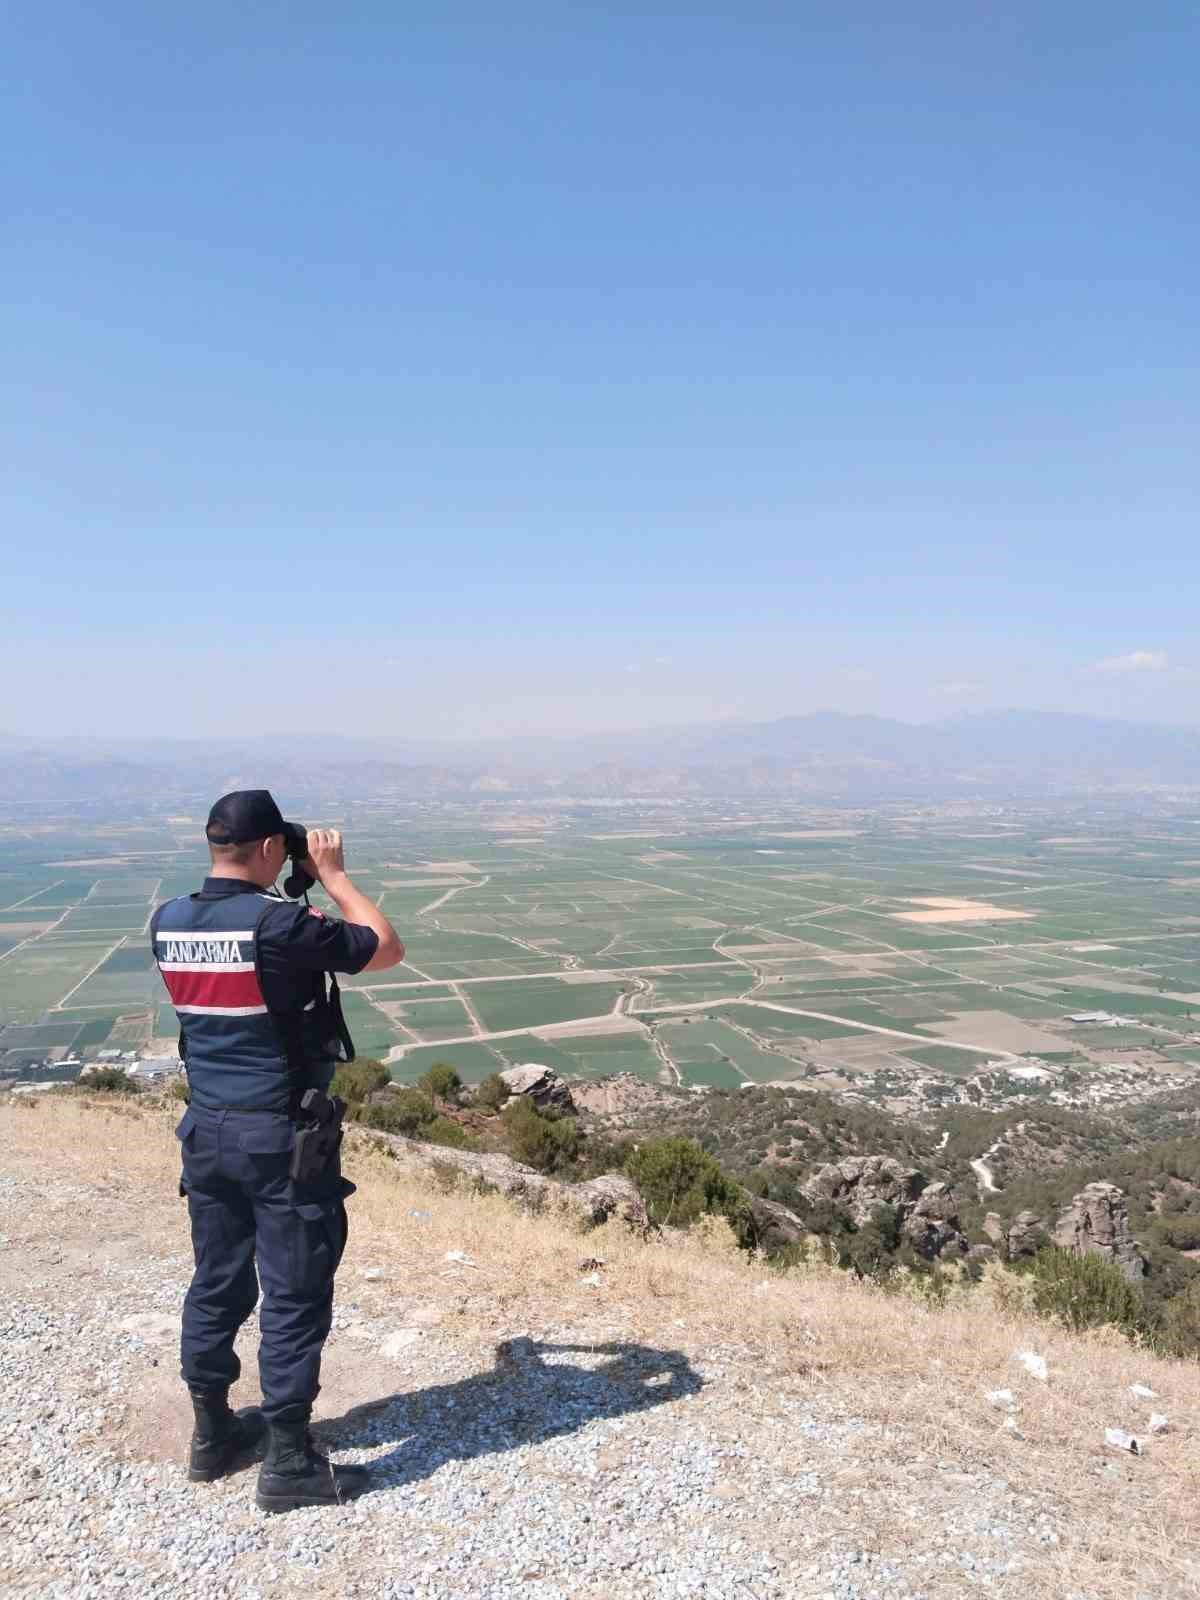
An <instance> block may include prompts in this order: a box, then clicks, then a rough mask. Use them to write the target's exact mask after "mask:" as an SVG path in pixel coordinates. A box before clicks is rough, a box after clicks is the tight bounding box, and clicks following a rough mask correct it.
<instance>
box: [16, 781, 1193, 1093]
mask: <svg viewBox="0 0 1200 1600" xmlns="http://www.w3.org/2000/svg"><path fill="white" fill-rule="evenodd" d="M285 809H286V811H287V814H289V815H293V814H295V815H300V816H306V815H307V816H309V817H310V818H311V820H313V821H320V822H321V823H324V824H335V825H338V826H340V827H342V828H343V830H344V832H345V835H346V839H347V864H348V866H349V868H350V870H351V872H352V873H353V875H354V877H355V879H356V881H357V882H358V883H359V884H360V885H361V886H362V887H364V888H365V889H366V890H367V891H368V892H369V893H370V894H372V895H373V896H374V897H375V898H376V899H378V900H379V901H380V902H381V903H382V905H383V907H384V909H385V910H386V911H387V912H388V914H389V916H390V917H391V919H392V921H393V922H394V923H395V925H396V927H397V929H398V930H399V931H400V933H401V936H402V937H403V939H404V940H405V943H406V945H407V957H406V960H405V962H404V964H403V965H402V966H401V967H398V968H396V969H394V970H392V971H390V972H387V973H380V974H376V975H373V976H364V977H360V978H351V979H348V980H346V982H345V984H344V988H343V993H344V997H345V1005H346V1013H347V1018H348V1021H349V1024H350V1028H351V1031H352V1033H353V1035H354V1037H355V1040H356V1043H357V1045H358V1049H359V1053H360V1054H361V1055H371V1056H377V1057H380V1058H381V1059H385V1060H386V1061H387V1063H388V1065H389V1067H390V1069H391V1072H392V1075H393V1077H394V1078H396V1079H397V1080H399V1081H410V1080H413V1079H415V1078H417V1077H418V1076H419V1075H420V1074H421V1073H422V1072H424V1071H425V1070H426V1069H427V1068H428V1066H429V1065H430V1064H431V1062H433V1061H435V1060H446V1061H450V1062H451V1063H453V1064H454V1065H455V1066H456V1067H457V1068H458V1070H459V1072H460V1074H461V1076H462V1077H463V1078H464V1079H465V1080H467V1081H472V1080H479V1079H481V1078H483V1077H486V1076H488V1075H489V1074H490V1073H492V1072H494V1071H496V1070H498V1069H503V1068H504V1067H507V1066H510V1065H514V1064H519V1063H522V1062H527V1061H538V1062H542V1063H544V1064H547V1065H550V1066H553V1067H555V1068H556V1069H557V1070H559V1071H560V1072H563V1073H565V1074H568V1075H572V1076H584V1077H591V1078H599V1077H606V1076H609V1075H612V1074H615V1073H619V1072H628V1073H632V1074H634V1075H636V1076H637V1077H639V1078H643V1079H645V1080H648V1081H652V1082H658V1083H661V1084H663V1085H664V1086H667V1085H670V1086H674V1087H676V1088H677V1089H678V1088H682V1089H685V1090H686V1089H689V1088H694V1089H702V1088H710V1087H722V1088H736V1087H737V1086H739V1085H763V1084H770V1083H778V1084H785V1083H786V1084H797V1085H800V1084H803V1085H804V1086H805V1087H811V1088H821V1089H826V1090H828V1091H830V1092H832V1093H835V1094H839V1095H848V1096H849V1097H851V1098H854V1099H865V1100H870V1101H872V1102H874V1103H877V1104H880V1105H884V1106H887V1107H889V1108H891V1109H894V1110H908V1111H914V1110H922V1109H930V1110H932V1109H934V1108H936V1107H937V1106H939V1105H942V1104H945V1103H946V1102H955V1101H962V1100H968V1101H970V1102H973V1103H977V1104H987V1103H989V1102H990V1101H993V1100H1007V1101H1012V1100H1013V1099H1014V1097H1015V1098H1017V1099H1019V1100H1021V1099H1031V1100H1032V1099H1041V1100H1045V1101H1048V1102H1051V1103H1056V1104H1060V1105H1074V1106H1087V1105H1098V1104H1104V1103H1108V1104H1113V1103H1120V1102H1121V1101H1123V1100H1126V1099H1130V1098H1134V1099H1144V1098H1146V1097H1149V1096H1153V1095H1155V1094H1158V1093H1162V1092H1165V1091H1167V1090H1169V1089H1171V1088H1174V1087H1178V1086H1180V1084H1181V1083H1184V1082H1186V1081H1188V1080H1189V1079H1190V1078H1191V1077H1192V1075H1193V1074H1194V1073H1195V1072H1196V1070H1197V1067H1200V814H1198V813H1197V809H1196V807H1195V804H1194V802H1193V803H1192V804H1190V805H1188V804H1185V803H1183V802H1180V803H1178V804H1173V803H1171V802H1170V801H1167V800H1164V801H1162V802H1160V803H1154V804H1151V803H1149V802H1146V803H1144V804H1142V805H1141V806H1140V808H1139V809H1138V810H1136V811H1134V810H1129V811H1126V812H1122V811H1119V810H1105V811H1103V812H1099V813H1098V812H1096V811H1095V810H1090V811H1086V812H1085V811H1084V810H1083V809H1082V808H1079V809H1075V810H1070V809H1067V810H1059V811H1055V810H1051V809H1046V810H1035V809H1030V808H1023V809H1017V808H1015V807H1013V808H1008V807H1004V806H999V805H994V804H982V803H971V804H966V803H964V804H958V805H956V804H944V805H940V806H903V805H896V806H888V807H876V808H872V809H858V808H833V807H828V806H812V805H802V804H790V803H786V802H783V803H781V802H780V801H779V800H777V799H772V800H771V801H769V802H766V801H761V802H760V801H755V802H746V803H740V802H731V801H724V802H721V801H712V802H708V801H696V800H688V801H672V800H665V801H647V800H620V801H613V800H600V801H575V802H570V803H568V802H555V801H547V800H544V799H529V800H527V801H521V800H519V799H516V798H514V797H512V796H507V795H506V796H501V797H497V798H496V799H495V800H488V799H480V800H477V801H474V802H462V803H460V802H451V801H429V800H420V801H403V800H393V799H389V800H387V801H386V802H383V801H381V802H378V803H374V804H365V803H361V802H359V803H354V804H350V803H347V802H346V801H345V800H340V799H337V798H331V797H328V796H326V797H323V798H322V799H321V800H320V801H319V802H318V803H315V804H313V805H311V806H310V807H309V810H308V812H307V813H306V812H305V811H304V810H302V809H300V808H299V807H296V806H292V807H287V808H285ZM202 820H203V819H202V814H201V813H199V812H196V813H194V814H192V813H189V814H188V815H184V814H182V813H177V814H172V815H163V816H138V815H136V814H132V813H127V814H126V815H125V816H124V817H122V818H119V819H115V820H111V821H110V820H105V821H103V822H101V821H95V820H89V819H87V818H81V817H79V816H72V815H68V814H64V813H61V812H54V811H52V810H50V808H46V810H45V811H44V812H43V813H41V814H39V815H36V816H33V815H29V814H27V813H26V814H21V815H19V816H17V817H14V816H13V814H12V811H11V809H10V812H9V817H8V820H7V821H6V822H5V823H4V825H3V830H2V834H0V847H2V851H3V859H4V861H5V868H4V871H3V872H2V873H0V1021H2V1023H3V1028H2V1031H0V1079H7V1080H10V1081H12V1080H26V1081H28V1080H33V1081H36V1080H38V1079H46V1078H65V1077H72V1076H74V1075H75V1074H76V1073H77V1072H78V1070H79V1063H80V1062H86V1061H87V1060H89V1059H92V1058H94V1057H95V1056H96V1055H97V1054H98V1053H99V1051H101V1050H107V1051H111V1050H119V1051H121V1052H122V1053H123V1054H127V1055H137V1056H139V1057H161V1056H164V1055H168V1054H170V1053H171V1051H172V1049H173V1046H174V1043H175V1037H176V1032H175V1019H174V1014H173V1012H172V1011H171V1009H170V1008H169V1007H168V1006H167V1005H166V1004H165V996H164V994H163V993H162V990H161V984H160V980H159V977H158V975H157V973H156V971H155V970H154V967H153V964H152V962H151V958H150V952H149V945H148V941H147V936H146V928H147V924H148V920H149V916H150V914H151V911H152V910H153V907H154V906H155V905H156V904H157V903H158V902H159V901H160V900H162V899H164V898H167V897H169V896H171V895H174V894H180V893H184V892H186V891H188V890H190V889H192V888H194V887H196V886H197V885H198V882H199V879H200V877H201V876H202V875H203V872H204V869H205V852H204V850H203V847H202V841H201V833H202ZM321 899H322V897H321V896H320V895H319V894H317V895H315V896H314V901H315V902H316V903H321Z"/></svg>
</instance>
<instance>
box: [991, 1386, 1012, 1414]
mask: <svg viewBox="0 0 1200 1600" xmlns="http://www.w3.org/2000/svg"><path fill="white" fill-rule="evenodd" d="M987 1401H988V1404H989V1405H992V1406H998V1407H1000V1409H1001V1410H1004V1409H1006V1408H1007V1409H1008V1410H1010V1411H1015V1410H1016V1408H1017V1397H1016V1395H1015V1394H1014V1393H1013V1392H1012V1390H1011V1389H989V1390H988V1393H987Z"/></svg>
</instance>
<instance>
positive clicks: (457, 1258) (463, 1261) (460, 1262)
mask: <svg viewBox="0 0 1200 1600" xmlns="http://www.w3.org/2000/svg"><path fill="white" fill-rule="evenodd" d="M444 1259H445V1260H446V1261H453V1262H454V1263H455V1265H456V1266H460V1267H478V1265H479V1263H478V1262H477V1261H472V1259H471V1257H470V1256H469V1255H468V1254H467V1252H466V1251H465V1250H447V1251H446V1254H445V1257H444Z"/></svg>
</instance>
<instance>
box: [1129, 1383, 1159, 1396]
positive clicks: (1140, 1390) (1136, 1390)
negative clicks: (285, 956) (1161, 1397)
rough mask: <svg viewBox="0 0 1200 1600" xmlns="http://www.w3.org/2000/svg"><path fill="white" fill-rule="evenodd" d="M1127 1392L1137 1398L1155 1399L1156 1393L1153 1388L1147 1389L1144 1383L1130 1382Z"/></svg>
mask: <svg viewBox="0 0 1200 1600" xmlns="http://www.w3.org/2000/svg"><path fill="white" fill-rule="evenodd" d="M1129 1392H1130V1394H1131V1395H1133V1396H1134V1397H1135V1398H1136V1399H1138V1400H1157V1399H1158V1395H1157V1394H1156V1392H1155V1391H1154V1390H1153V1389H1148V1388H1147V1387H1146V1385H1145V1384H1144V1383H1131V1384H1130V1385H1129Z"/></svg>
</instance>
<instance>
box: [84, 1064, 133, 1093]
mask: <svg viewBox="0 0 1200 1600" xmlns="http://www.w3.org/2000/svg"><path fill="white" fill-rule="evenodd" d="M79 1087H80V1088H81V1089H86V1090H87V1091H88V1092H89V1093H91V1091H92V1090H97V1091H98V1092H99V1093H100V1094H140V1092H141V1088H140V1085H139V1084H138V1082H137V1080H136V1079H135V1078H131V1077H130V1076H129V1074H128V1073H127V1072H126V1071H125V1069H124V1067H96V1068H95V1069H94V1070H93V1071H91V1072H89V1073H88V1075H87V1077H86V1078H80V1080H79Z"/></svg>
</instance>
